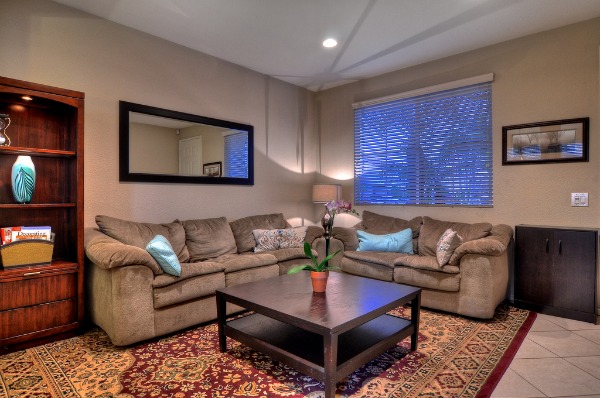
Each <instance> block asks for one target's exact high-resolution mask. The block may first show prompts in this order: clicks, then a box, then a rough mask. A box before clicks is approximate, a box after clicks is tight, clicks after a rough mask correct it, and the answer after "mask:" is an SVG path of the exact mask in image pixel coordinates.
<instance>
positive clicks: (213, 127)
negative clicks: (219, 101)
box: [119, 101, 254, 185]
mask: <svg viewBox="0 0 600 398" xmlns="http://www.w3.org/2000/svg"><path fill="white" fill-rule="evenodd" d="M119 181H136V182H169V183H191V184H234V185H253V184H254V128H253V127H252V126H250V125H247V124H241V123H235V122H230V121H227V120H220V119H213V118H209V117H204V116H198V115H192V114H189V113H183V112H177V111H171V110H167V109H161V108H155V107H152V106H147V105H140V104H134V103H131V102H126V101H119Z"/></svg>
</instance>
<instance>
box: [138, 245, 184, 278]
mask: <svg viewBox="0 0 600 398" xmlns="http://www.w3.org/2000/svg"><path fill="white" fill-rule="evenodd" d="M146 251H147V252H148V253H150V255H151V256H152V258H154V259H155V260H156V262H157V263H158V264H159V265H160V268H162V270H163V271H165V272H166V273H167V274H170V275H174V276H179V275H181V265H180V264H179V260H178V259H177V255H176V254H175V252H174V251H173V248H172V247H171V244H170V243H169V241H168V240H167V238H165V237H164V236H162V235H156V236H155V237H154V238H153V239H152V240H151V241H150V242H148V245H146Z"/></svg>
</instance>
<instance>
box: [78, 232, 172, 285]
mask: <svg viewBox="0 0 600 398" xmlns="http://www.w3.org/2000/svg"><path fill="white" fill-rule="evenodd" d="M85 241H86V247H85V254H86V255H87V257H88V258H89V259H90V260H91V261H92V262H93V263H94V264H96V265H97V266H98V267H100V268H103V269H111V268H118V267H124V266H128V265H145V266H147V267H148V268H150V269H151V270H152V272H153V274H154V275H157V274H162V273H163V271H162V269H161V268H160V265H158V263H157V262H156V260H154V258H152V256H151V255H150V254H149V253H148V252H147V251H146V250H144V249H141V248H139V247H136V246H130V245H126V244H124V243H121V242H119V241H118V240H116V239H113V238H111V237H110V236H108V235H105V234H104V233H102V232H100V231H98V230H96V229H86V231H85Z"/></svg>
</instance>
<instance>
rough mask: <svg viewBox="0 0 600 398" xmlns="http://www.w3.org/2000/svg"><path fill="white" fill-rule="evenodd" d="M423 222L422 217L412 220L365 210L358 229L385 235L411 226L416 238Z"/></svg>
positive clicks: (357, 226)
mask: <svg viewBox="0 0 600 398" xmlns="http://www.w3.org/2000/svg"><path fill="white" fill-rule="evenodd" d="M422 223H423V218H422V217H415V218H413V219H411V220H403V219H401V218H396V217H389V216H383V215H381V214H377V213H373V212H370V211H368V210H365V211H363V217H362V221H361V222H360V223H359V224H357V225H356V229H361V230H363V231H366V232H368V233H370V234H377V235H383V234H390V233H393V232H398V231H402V230H403V229H406V228H410V229H411V231H412V233H413V238H416V237H418V236H419V230H420V228H421V224H422Z"/></svg>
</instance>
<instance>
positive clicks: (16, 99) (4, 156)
mask: <svg viewBox="0 0 600 398" xmlns="http://www.w3.org/2000/svg"><path fill="white" fill-rule="evenodd" d="M0 113H1V114H8V115H9V117H10V120H11V123H10V125H9V127H8V128H7V129H6V134H7V135H8V136H9V137H10V140H11V144H10V146H0V227H8V226H19V225H25V226H41V225H48V226H50V227H52V232H54V233H55V239H54V251H53V255H52V262H51V264H44V265H29V266H13V267H0V354H1V353H3V352H8V351H13V350H15V349H19V348H24V347H27V346H31V345H35V344H39V343H42V342H46V341H50V340H53V339H56V338H60V337H65V336H68V335H72V334H75V333H76V332H77V331H78V330H79V329H80V327H81V326H82V324H83V320H84V303H83V265H84V248H83V116H84V94H83V93H81V92H78V91H73V90H67V89H62V88H56V87H50V86H46V85H42V84H36V83H29V82H25V81H21V80H15V79H9V78H4V77H0ZM19 155H28V156H31V158H32V160H33V163H34V165H35V168H36V174H37V178H36V186H35V191H34V194H33V198H32V200H31V202H30V203H29V204H18V203H16V202H15V201H14V199H13V195H12V188H11V182H10V180H11V169H12V164H13V163H14V162H15V160H16V159H17V157H18V156H19Z"/></svg>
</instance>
